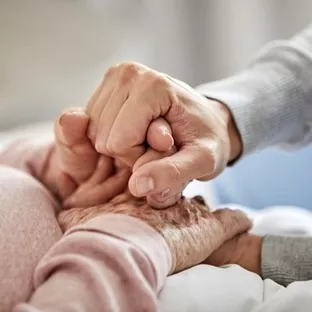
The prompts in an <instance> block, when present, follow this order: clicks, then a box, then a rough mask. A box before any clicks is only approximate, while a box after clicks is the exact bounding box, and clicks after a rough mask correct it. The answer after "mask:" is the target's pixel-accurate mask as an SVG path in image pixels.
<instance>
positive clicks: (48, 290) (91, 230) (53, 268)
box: [15, 214, 171, 312]
mask: <svg viewBox="0 0 312 312" xmlns="http://www.w3.org/2000/svg"><path fill="white" fill-rule="evenodd" d="M170 261H171V258H170V254H169V251H168V248H167V246H166V244H165V242H164V240H163V238H162V237H161V236H160V235H159V234H158V233H157V232H156V231H154V230H153V229H152V228H151V227H149V226H148V225H147V224H146V223H144V222H142V221H140V220H137V219H135V218H132V217H129V216H124V215H118V214H116V215H102V216H100V217H97V218H94V219H92V220H91V221H89V222H87V223H86V224H85V225H82V226H78V227H76V228H73V229H72V230H70V231H69V232H68V233H67V234H66V235H65V236H64V237H63V238H62V239H61V240H60V241H59V242H58V243H57V244H56V245H55V246H54V247H53V248H52V250H50V252H48V254H47V255H46V256H45V258H44V259H43V260H42V261H41V262H40V263H39V265H38V267H37V269H36V271H35V284H36V290H35V292H34V294H33V295H32V297H31V298H30V300H29V302H28V304H21V305H19V306H18V307H16V309H15V311H51V310H53V311H77V310H79V311H88V312H92V311H116V310H118V311H157V306H158V303H157V294H158V292H159V290H160V289H161V287H162V286H163V283H164V279H165V277H166V276H167V274H168V272H169V270H170V268H171V262H170Z"/></svg>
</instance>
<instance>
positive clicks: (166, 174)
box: [129, 145, 215, 197]
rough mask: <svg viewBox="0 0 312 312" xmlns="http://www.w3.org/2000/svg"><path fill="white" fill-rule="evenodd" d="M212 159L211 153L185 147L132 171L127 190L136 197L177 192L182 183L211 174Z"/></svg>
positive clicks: (192, 147)
mask: <svg viewBox="0 0 312 312" xmlns="http://www.w3.org/2000/svg"><path fill="white" fill-rule="evenodd" d="M212 158H213V157H212V153H211V150H207V151H206V149H205V148H201V147H200V146H191V145H190V146H185V147H183V148H181V150H180V151H178V152H177V153H175V154H173V155H171V156H168V157H164V158H162V159H158V160H154V161H150V162H148V163H146V164H144V165H142V166H141V167H139V168H137V169H136V170H134V172H133V174H132V176H131V178H130V180H129V190H130V192H131V193H132V195H134V196H137V197H140V196H147V195H152V194H157V193H160V192H164V191H166V192H167V193H168V192H170V191H171V190H175V193H176V192H178V191H179V192H181V191H182V186H183V185H184V186H185V183H188V182H189V181H191V180H193V179H198V178H200V177H202V176H204V175H207V173H209V174H211V173H213V172H214V171H215V161H214V159H212ZM171 195H172V194H171Z"/></svg>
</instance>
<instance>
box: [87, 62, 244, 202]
mask: <svg viewBox="0 0 312 312" xmlns="http://www.w3.org/2000/svg"><path fill="white" fill-rule="evenodd" d="M86 112H87V114H88V115H89V116H90V125H89V130H88V135H89V137H90V139H91V141H92V142H93V143H94V144H95V147H96V150H97V151H98V152H100V153H102V154H105V155H109V156H112V157H117V158H118V159H120V160H122V161H123V162H124V163H126V164H127V165H128V166H130V167H133V174H132V176H131V178H130V181H129V190H130V192H131V193H132V194H133V195H134V196H137V197H139V196H147V197H148V199H150V198H151V196H155V197H154V201H153V203H152V204H153V206H154V207H159V206H164V204H163V203H164V202H166V199H168V198H175V197H177V194H180V193H181V191H182V190H183V189H184V187H185V185H186V184H187V183H188V182H189V181H190V180H192V179H199V180H208V179H212V178H214V177H215V176H217V175H218V174H219V173H220V172H221V171H222V170H223V169H224V167H225V166H226V164H227V163H228V162H229V160H231V159H233V158H235V157H237V156H238V154H239V153H240V150H241V143H240V138H239V135H238V133H237V130H236V127H235V125H234V122H233V120H232V118H231V114H230V112H229V111H228V109H227V108H226V106H225V105H223V104H221V103H219V102H217V101H212V100H208V99H206V98H205V97H203V96H201V95H200V94H199V93H197V92H196V91H195V90H194V89H192V88H191V87H190V86H188V85H186V84H185V83H182V82H180V81H178V80H175V79H173V78H170V77H169V76H167V75H164V74H161V73H159V72H156V71H154V70H152V69H150V68H148V67H146V66H143V65H140V64H136V63H129V64H121V65H117V66H113V67H111V68H110V69H109V70H108V72H107V73H106V75H105V77H104V79H103V81H102V83H101V85H100V86H99V88H98V89H97V90H96V92H95V94H94V95H93V97H92V99H91V100H90V102H89V104H88V105H87V108H86ZM159 117H163V118H164V119H163V120H165V121H167V123H168V124H165V126H164V124H163V123H159V124H158V123H157V122H156V123H155V121H157V120H158V118H159ZM168 129H172V135H171V134H170V130H168ZM172 138H173V139H172ZM146 143H147V144H146ZM173 144H175V145H176V147H177V149H178V151H177V153H174V154H173V155H171V156H169V157H150V156H149V153H150V149H148V150H146V145H148V146H149V147H151V149H152V150H155V151H157V152H166V151H168V150H170V148H172V146H173ZM159 198H162V203H159V201H158V199H159ZM170 204H171V202H170V201H168V204H167V205H166V206H169V205H170Z"/></svg>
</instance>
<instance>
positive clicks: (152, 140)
mask: <svg viewBox="0 0 312 312" xmlns="http://www.w3.org/2000/svg"><path fill="white" fill-rule="evenodd" d="M146 139H147V142H148V144H149V146H151V147H152V148H153V149H155V150H156V151H159V152H167V151H168V150H170V149H171V148H172V146H173V145H174V139H173V136H172V131H171V128H170V125H169V123H168V122H167V121H166V120H165V119H164V118H158V119H156V120H154V121H152V123H151V124H150V126H149V128H148V131H147V136H146Z"/></svg>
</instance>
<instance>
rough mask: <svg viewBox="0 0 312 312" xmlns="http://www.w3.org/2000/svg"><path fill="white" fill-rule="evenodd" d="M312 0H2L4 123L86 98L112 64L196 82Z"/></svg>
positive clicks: (278, 33) (0, 97)
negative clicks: (132, 64)
mask: <svg viewBox="0 0 312 312" xmlns="http://www.w3.org/2000/svg"><path fill="white" fill-rule="evenodd" d="M310 12H312V1H309V0H250V1H249V0H235V1H232V0H193V1H190V0H131V1H129V0H0V129H1V128H2V129H4V128H7V127H10V126H15V125H20V124H23V123H29V122H33V121H41V120H47V119H53V118H55V116H57V114H58V113H59V111H60V110H61V109H63V108H64V107H68V106H74V105H84V104H85V103H86V101H87V99H88V97H89V95H90V93H91V92H92V90H93V89H94V87H95V85H96V84H97V82H98V80H99V79H100V76H101V74H102V72H104V70H105V69H106V68H107V67H108V65H109V64H111V63H114V62H117V61H121V60H137V61H140V62H143V63H146V64H147V65H150V66H152V67H155V68H157V69H159V70H161V71H165V72H168V73H169V74H171V75H174V76H176V77H178V78H180V79H183V80H186V81H187V82H188V83H190V84H192V85H195V84H198V83H200V82H203V81H208V80H213V79H218V78H221V77H224V76H226V75H228V74H230V73H233V72H235V71H236V70H238V69H239V68H241V67H243V66H244V64H246V63H247V61H248V60H249V59H250V57H251V55H252V54H253V53H255V52H256V51H257V50H258V49H259V48H260V47H261V46H262V45H263V44H264V43H265V42H267V41H268V40H272V39H275V38H287V37H289V36H291V35H292V34H293V33H294V32H296V31H298V30H299V29H300V28H301V27H303V26H304V25H306V24H307V23H308V22H309V20H310V19H311V14H310Z"/></svg>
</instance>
